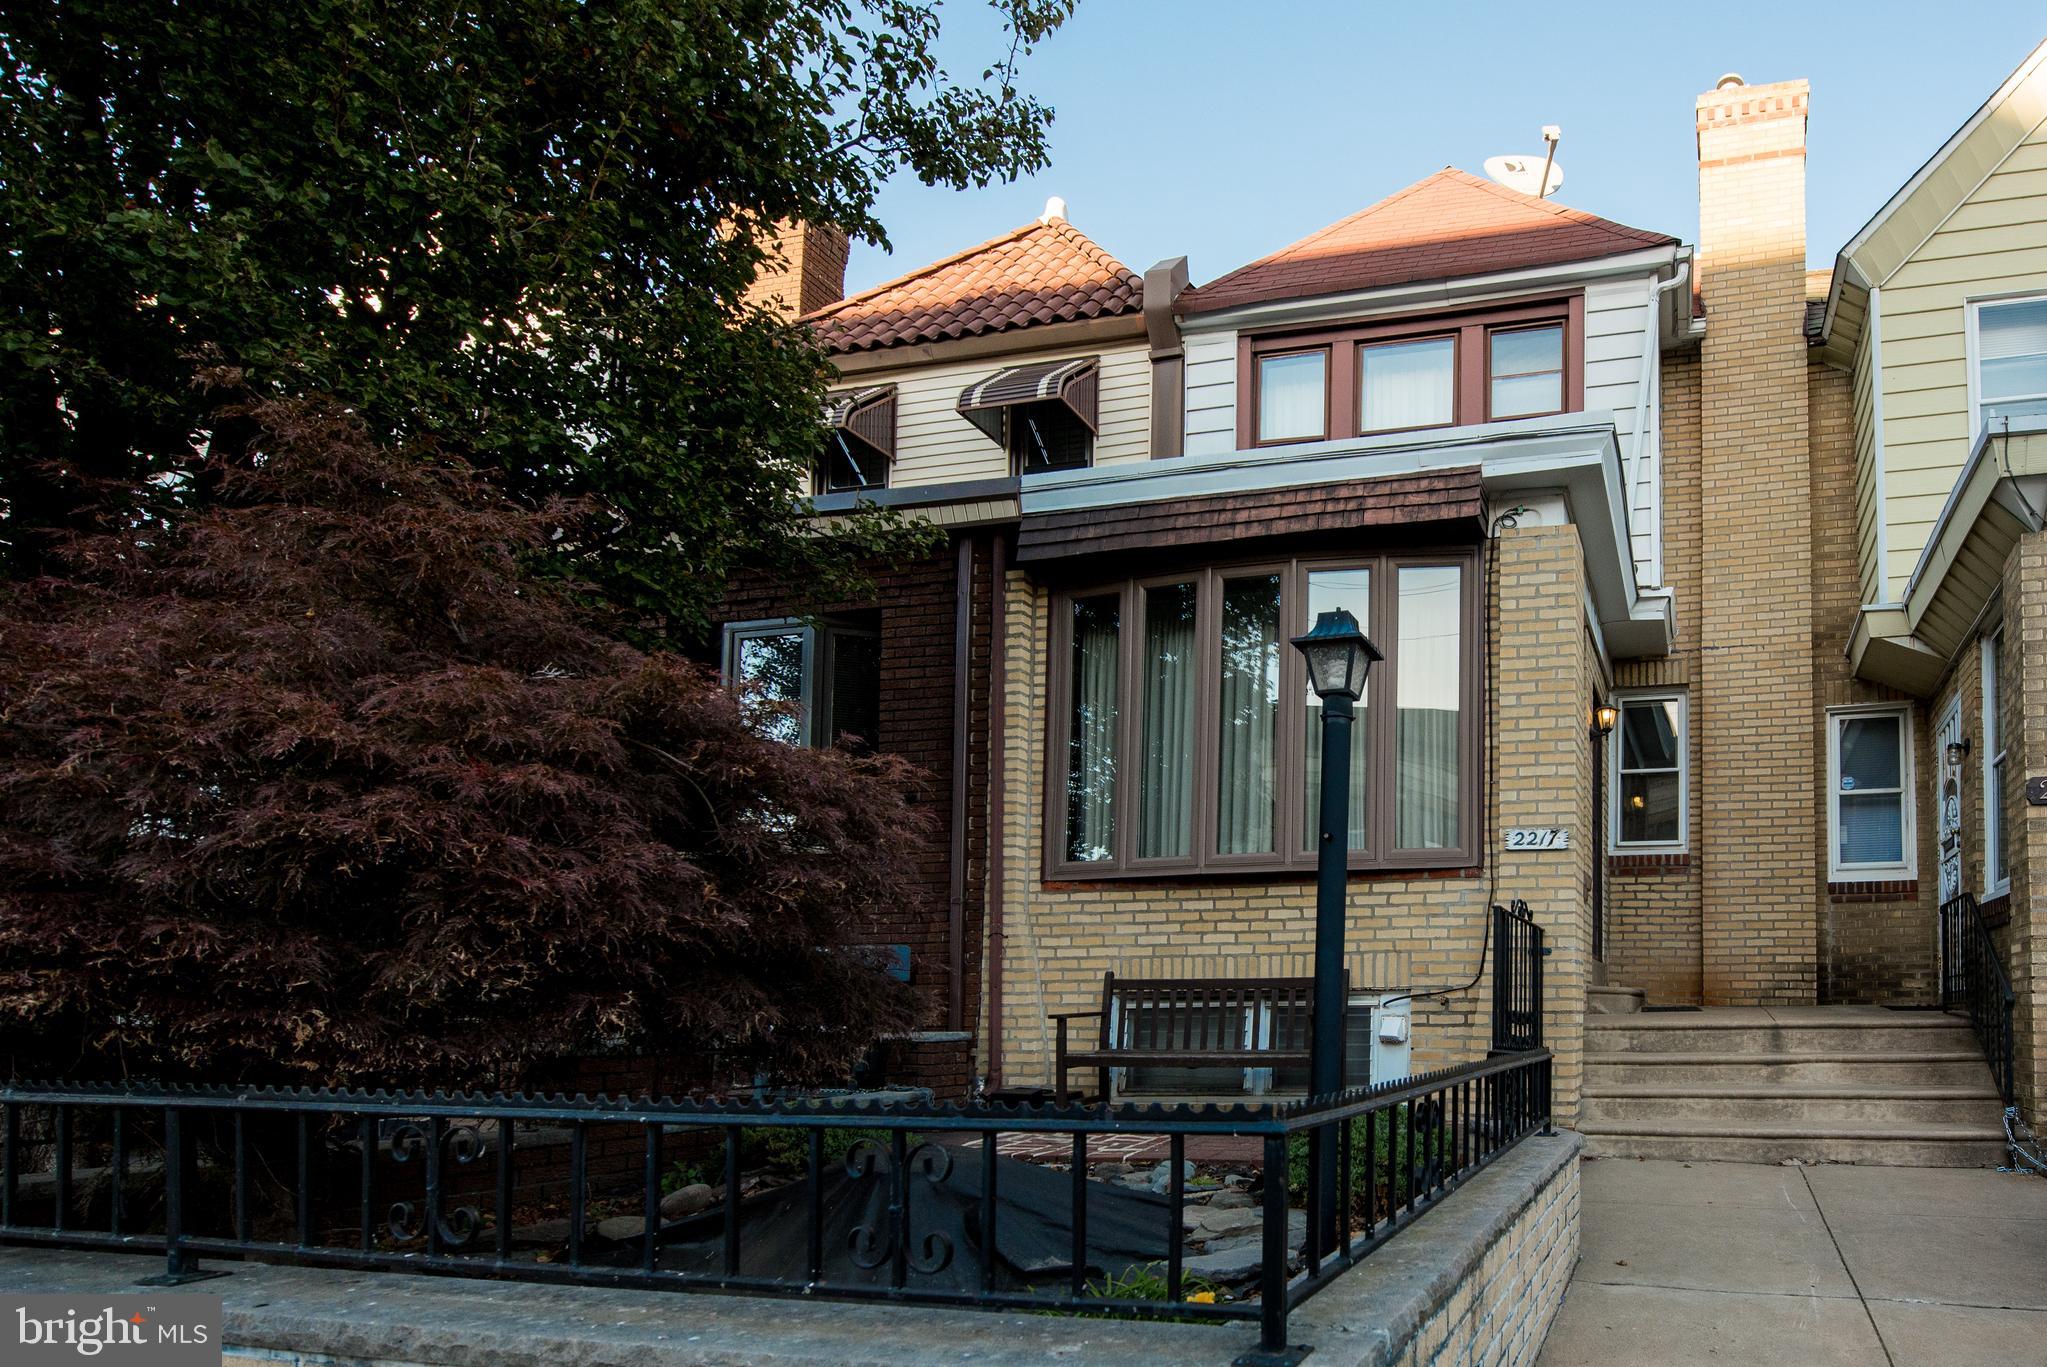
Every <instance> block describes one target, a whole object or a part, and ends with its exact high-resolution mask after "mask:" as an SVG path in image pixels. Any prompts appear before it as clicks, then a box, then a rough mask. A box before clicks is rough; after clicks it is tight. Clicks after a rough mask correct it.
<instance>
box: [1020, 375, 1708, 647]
mask: <svg viewBox="0 0 2047 1367" xmlns="http://www.w3.org/2000/svg"><path fill="white" fill-rule="evenodd" d="M1474 466H1475V467H1477V468H1478V470H1479V472H1480V478H1481V480H1482V482H1483V485H1484V488H1485V490H1486V492H1487V493H1488V494H1497V493H1514V494H1524V495H1525V494H1531V493H1542V492H1555V493H1560V494H1561V495H1562V498H1563V502H1564V506H1565V508H1566V510H1567V512H1568V514H1569V516H1570V519H1571V521H1572V522H1573V523H1574V524H1576V526H1577V527H1578V534H1579V544H1580V547H1581V549H1582V552H1583V554H1584V557H1585V573H1586V579H1587V587H1588V588H1589V589H1590V591H1591V594H1592V599H1593V602H1594V604H1595V605H1596V608H1597V611H1596V613H1595V616H1594V620H1595V622H1596V623H1597V624H1598V629H1599V632H1600V634H1601V635H1602V636H1603V637H1604V638H1605V642H1606V644H1607V646H1608V647H1609V648H1610V649H1611V650H1612V651H1613V652H1614V653H1615V654H1617V655H1619V656H1621V657H1623V658H1633V657H1638V656H1647V655H1661V654H1663V653H1665V652H1666V651H1668V650H1669V648H1670V639H1671V633H1672V631H1673V629H1674V626H1675V621H1674V615H1673V611H1672V600H1671V595H1670V593H1669V592H1668V591H1667V590H1663V589H1642V588H1641V587H1640V586H1638V585H1637V584H1636V582H1635V562H1634V548H1633V546H1632V544H1631V542H1630V540H1629V537H1628V506H1627V501H1626V497H1625V492H1624V490H1623V488H1622V478H1621V454H1620V443H1619V440H1618V438H1617V436H1616V433H1615V428H1614V421H1613V415H1612V414H1611V413H1604V412H1584V413H1562V414H1556V415H1553V416H1549V417H1540V418H1515V419H1510V420H1508V421H1504V422H1492V423H1481V424H1476V425H1473V426H1468V427H1453V428H1440V429H1435V430H1431V431H1428V432H1420V433H1416V432H1396V433H1382V434H1376V435H1372V436H1364V437H1343V438H1337V439H1335V440H1330V441H1319V442H1301V443H1298V444H1294V445H1288V446H1283V447H1262V448H1259V449H1255V450H1249V451H1230V452H1219V453H1217V454H1215V455H1209V456H1182V457H1180V458H1178V459H1177V460H1148V461H1128V462H1119V463H1117V464H1114V465H1103V466H1095V467H1093V468H1090V469H1084V470H1052V471H1046V472H1044V473H1041V474H1032V475H1025V476H1024V478H1023V496H1022V505H1021V512H1022V515H1023V516H1024V517H1026V518H1029V517H1031V516H1033V515H1037V514H1043V513H1054V512H1068V513H1071V512H1081V511H1086V510H1091V509H1096V508H1109V507H1116V506H1120V505H1128V504H1134V503H1151V502H1158V501H1165V500H1177V499H1188V498H1202V497H1212V496H1215V495H1218V494H1230V493H1245V492H1250V491H1254V490H1273V489H1292V488H1302V487H1312V486H1316V485H1326V484H1333V483H1339V482H1345V481H1349V480H1356V479H1375V478H1381V477H1384V476H1388V475H1411V474H1420V473H1425V472H1428V471H1432V470H1449V469H1459V468H1471V467H1474Z"/></svg>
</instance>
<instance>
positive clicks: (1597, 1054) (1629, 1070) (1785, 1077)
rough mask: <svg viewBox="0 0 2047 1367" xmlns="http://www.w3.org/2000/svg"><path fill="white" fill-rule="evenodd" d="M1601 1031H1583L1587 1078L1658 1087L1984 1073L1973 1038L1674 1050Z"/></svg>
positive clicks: (1903, 1080)
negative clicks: (1631, 1045) (1918, 1043)
mask: <svg viewBox="0 0 2047 1367" xmlns="http://www.w3.org/2000/svg"><path fill="white" fill-rule="evenodd" d="M1604 1044H1605V1040H1604V1038H1602V1037H1588V1039H1587V1040H1586V1054H1585V1085H1586V1087H1588V1088H1596V1087H1604V1086H1632V1085H1635V1084H1643V1083H1647V1084H1654V1085H1656V1086H1661V1087H1694V1086H1698V1087H1712V1086H1739V1085H1742V1084H1744V1083H1748V1084H1755V1083H1794V1084H1804V1085H1816V1086H1817V1085H1834V1086H1857V1085H1862V1086H1873V1087H1893V1086H1898V1085H1907V1086H1909V1085H1912V1084H1914V1083H1940V1084H1955V1085H1959V1084H1972V1085H1973V1084H1978V1083H1981V1082H1983V1081H1984V1079H1985V1078H1987V1077H1988V1076H1989V1066H1988V1065H1987V1064H1985V1063H1984V1062H1983V1053H1982V1051H1981V1050H1980V1049H1977V1048H1976V1047H1975V1043H1974V1041H1973V1040H1972V1041H1971V1042H1970V1046H1969V1047H1968V1048H1966V1049H1928V1050H1914V1051H1911V1052H1896V1053H1874V1054H1871V1053H1864V1052H1861V1051H1859V1050H1849V1049H1842V1050H1809V1051H1803V1050H1802V1051H1799V1052H1796V1053H1786V1052H1773V1053H1747V1054H1744V1053H1734V1052H1720V1051H1714V1052H1711V1053H1704V1052H1700V1053H1680V1052H1678V1051H1676V1050H1660V1049H1658V1050H1633V1051H1625V1052H1619V1053H1610V1052H1605V1051H1603V1049H1602V1046H1603V1045H1604Z"/></svg>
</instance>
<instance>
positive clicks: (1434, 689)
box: [1393, 565, 1464, 850]
mask: <svg viewBox="0 0 2047 1367" xmlns="http://www.w3.org/2000/svg"><path fill="white" fill-rule="evenodd" d="M1463 577H1464V576H1463V571H1462V570H1460V569H1459V568H1458V567H1456V566H1455V565H1432V566H1415V567H1409V568H1403V569H1402V570H1401V571H1400V579H1399V590H1400V592H1399V598H1400V607H1399V610H1400V627H1399V631H1400V638H1399V646H1398V653H1397V656H1396V663H1397V664H1398V666H1399V674H1398V677H1397V678H1396V679H1395V684H1394V686H1395V688H1396V689H1397V690H1398V694H1399V698H1400V712H1399V715H1398V716H1397V717H1395V719H1394V720H1395V723H1396V724H1395V728H1394V729H1395V733H1396V748H1397V753H1398V760H1399V762H1398V765H1397V770H1398V772H1397V773H1396V775H1395V779H1396V788H1395V792H1394V827H1395V829H1394V835H1393V843H1394V845H1395V847H1396V848H1398V849H1403V850H1439V849H1447V848H1449V847H1451V846H1454V845H1456V844H1457V843H1458V833H1459V826H1460V822H1459V816H1460V811H1459V808H1460V797H1461V795H1460V792H1459V786H1460V785H1459V783H1458V764H1457V758H1458V754H1457V752H1458V737H1459V735H1460V733H1461V732H1462V729H1463V728H1462V726H1461V725H1460V720H1461V718H1460V711H1459V697H1460V691H1459V683H1460V680H1459V674H1460V673H1461V669H1462V659H1461V656H1462V653H1463V651H1462V630H1463V628H1462V612H1461V608H1462V606H1463V600H1464V592H1463Z"/></svg>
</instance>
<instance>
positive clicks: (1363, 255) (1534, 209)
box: [1178, 166, 1677, 313]
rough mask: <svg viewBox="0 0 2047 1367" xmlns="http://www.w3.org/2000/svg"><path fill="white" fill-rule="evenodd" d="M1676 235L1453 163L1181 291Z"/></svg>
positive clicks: (1579, 251)
mask: <svg viewBox="0 0 2047 1367" xmlns="http://www.w3.org/2000/svg"><path fill="white" fill-rule="evenodd" d="M1676 241H1677V239H1676V238H1674V237H1669V236H1666V235H1665V234H1663V233H1649V232H1643V231H1642V230H1641V229H1640V228H1629V227H1625V226H1623V225H1621V224H1619V223H1612V222H1609V221H1607V220H1606V219H1603V218H1599V217H1596V216H1594V215H1592V214H1588V213H1585V212H1583V211H1581V210H1578V209H1567V208H1565V207H1564V206H1563V205H1561V204H1558V203H1555V202H1554V201H1551V200H1546V199H1537V198H1535V197H1534V196H1532V195H1524V194H1521V193H1519V192H1518V191H1515V190H1509V189H1508V188H1507V187H1506V186H1504V185H1497V184H1495V183H1493V182H1492V181H1489V180H1481V179H1480V178H1479V177H1477V176H1474V175H1471V174H1470V173H1468V172H1465V171H1460V170H1458V169H1457V168H1455V167H1454V166H1446V167H1444V168H1443V169H1442V170H1440V171H1438V172H1436V174H1434V175H1433V176H1430V177H1428V179H1426V180H1418V181H1416V182H1415V183H1414V184H1412V185H1410V186H1408V187H1407V188H1406V189H1405V190H1402V191H1400V192H1399V193H1398V194H1392V195H1388V196H1387V197H1386V198H1385V199H1382V200H1380V201H1379V202H1378V203H1377V204H1374V205H1372V206H1371V207H1370V208H1369V209H1362V210H1360V211H1359V212H1357V213H1354V214H1352V215H1351V216H1350V217H1349V218H1346V219H1342V220H1340V221H1339V222H1336V223H1332V224H1330V225H1329V226H1328V227H1326V228H1324V229H1322V230H1321V231H1320V232H1317V233H1311V234H1309V235H1308V236H1307V237H1304V238H1302V239H1301V240H1300V241H1299V242H1296V243H1294V244H1293V245H1292V246H1291V247H1283V248H1281V249H1280V250H1279V251H1276V252H1274V253H1273V254H1272V255H1270V256H1268V257H1265V258H1264V259H1262V260H1259V261H1254V262H1252V263H1251V264H1250V265H1248V266H1243V267H1240V268H1239V269H1237V270H1234V271H1231V272H1230V273H1229V274H1228V275H1225V276H1223V277H1221V278H1220V279H1218V280H1213V281H1210V282H1209V283H1208V284H1206V285H1203V286H1201V287H1200V288H1198V289H1194V290H1189V291H1188V292H1186V293H1185V294H1182V295H1181V296H1180V301H1179V304H1178V310H1179V311H1180V312H1181V313H1212V312H1214V311H1216V310H1217V309H1227V308H1236V307H1239V306H1240V305H1244V304H1262V303H1268V302H1271V301H1273V300H1279V299H1306V298H1312V297H1313V296H1315V295H1318V294H1347V293H1350V292H1351V291H1353V290H1367V289H1375V288H1379V287H1381V286H1386V285H1405V284H1413V283H1416V282H1419V281H1425V280H1448V279H1452V278H1454V277H1457V276H1462V275H1487V274H1490V273H1492V272H1495V271H1508V270H1519V269H1523V268H1526V267H1531V266H1552V265H1560V264H1562V263H1564V262H1567V261H1589V260H1592V259H1593V258H1595V257H1601V256H1612V255H1615V254H1617V253H1621V252H1633V251H1641V250H1642V249H1643V248H1645V247H1663V246H1669V245H1671V244H1674V243H1675V242H1676Z"/></svg>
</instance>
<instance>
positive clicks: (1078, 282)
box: [804, 218, 1144, 352]
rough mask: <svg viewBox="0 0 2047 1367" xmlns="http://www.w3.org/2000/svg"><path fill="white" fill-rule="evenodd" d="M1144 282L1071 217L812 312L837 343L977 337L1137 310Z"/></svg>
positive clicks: (845, 346) (848, 346)
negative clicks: (1072, 221) (1100, 245)
mask: <svg viewBox="0 0 2047 1367" xmlns="http://www.w3.org/2000/svg"><path fill="white" fill-rule="evenodd" d="M1143 294H1144V282H1143V281H1142V280H1140V279H1139V278H1138V276H1137V274H1136V272H1134V271H1132V270H1131V269H1130V268H1129V267H1128V266H1125V265H1124V264H1123V263H1122V262H1120V261H1118V260H1117V259H1116V258H1115V257H1113V256H1111V255H1109V254H1108V253H1107V252H1105V251H1103V250H1102V249H1101V248H1100V247H1099V246H1097V245H1096V244H1095V243H1094V242H1093V241H1091V240H1090V239H1089V238H1088V236H1087V234H1085V233H1083V232H1081V231H1080V230H1079V229H1078V228H1076V227H1074V226H1073V225H1072V224H1070V223H1068V222H1067V221H1066V220H1064V219H1059V218H1055V219H1052V220H1050V221H1040V222H1037V223H1027V224H1025V225H1024V226H1023V227H1021V228H1017V229H1015V230H1013V231H1011V232H1007V233H1004V234H1003V235H1002V236H1000V237H998V238H994V239H993V240H991V241H988V242H983V243H982V244H981V245H980V246H978V247H972V248H969V249H968V250H966V251H963V252H960V253H959V254H957V255H955V256H948V257H946V258H945V259H944V260H943V261H934V262H932V263H931V264H930V265H928V266H925V267H923V268H921V269H919V270H915V271H912V272H910V273H909V274H908V275H905V276H900V277H898V278H897V279H894V280H891V281H889V282H887V283H886V284H881V285H876V286H875V287H874V288H873V289H871V290H866V291H864V292H862V293H860V294H856V295H854V296H853V297H851V298H850V299H842V300H840V301H839V302H838V303H836V304H830V305H827V306H826V307H824V308H821V309H818V310H817V311H816V312H814V313H810V314H807V315H805V318H804V321H805V322H807V323H809V324H810V325H811V326H812V327H814V328H815V329H816V330H817V333H818V335H819V337H820V338H821V339H822V340H823V342H824V344H825V349H826V350H828V351H832V352H847V351H873V350H877V349H880V348H882V347H892V346H903V345H906V344H909V343H914V342H939V341H945V340H948V339H950V338H955V337H977V336H980V335H982V334H983V333H990V332H1006V331H1008V330H1010V329H1012V328H1022V327H1031V326H1033V325H1035V324H1038V323H1067V322H1075V321H1078V320H1080V319H1085V318H1104V317H1113V316H1115V315H1117V314H1123V313H1136V312H1138V310H1139V309H1141V308H1142V307H1143V302H1144V299H1143Z"/></svg>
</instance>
